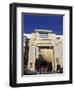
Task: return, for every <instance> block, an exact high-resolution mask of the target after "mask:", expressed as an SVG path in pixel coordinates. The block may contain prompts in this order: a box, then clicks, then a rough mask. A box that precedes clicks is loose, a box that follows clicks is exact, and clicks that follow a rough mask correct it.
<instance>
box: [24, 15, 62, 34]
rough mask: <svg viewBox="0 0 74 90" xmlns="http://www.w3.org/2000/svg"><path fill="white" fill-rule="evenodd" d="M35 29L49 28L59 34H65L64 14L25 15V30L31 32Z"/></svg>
mask: <svg viewBox="0 0 74 90" xmlns="http://www.w3.org/2000/svg"><path fill="white" fill-rule="evenodd" d="M35 29H48V30H52V31H53V32H54V33H56V34H57V35H63V16H61V15H34V14H31V15H23V32H24V33H31V32H32V31H34V30H35Z"/></svg>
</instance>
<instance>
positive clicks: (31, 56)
mask: <svg viewBox="0 0 74 90" xmlns="http://www.w3.org/2000/svg"><path fill="white" fill-rule="evenodd" d="M35 48H36V47H35V45H34V44H31V45H30V46H29V60H28V69H29V70H31V71H34V70H35V60H36V57H35V53H36V52H35V51H36V50H35Z"/></svg>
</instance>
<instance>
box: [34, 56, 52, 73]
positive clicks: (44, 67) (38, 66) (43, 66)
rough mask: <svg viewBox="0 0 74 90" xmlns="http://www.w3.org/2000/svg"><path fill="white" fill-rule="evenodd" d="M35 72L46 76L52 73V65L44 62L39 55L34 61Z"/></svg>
mask: <svg viewBox="0 0 74 90" xmlns="http://www.w3.org/2000/svg"><path fill="white" fill-rule="evenodd" d="M35 70H36V71H37V72H38V73H39V74H48V73H51V72H52V63H48V62H46V61H45V60H44V59H43V57H42V56H41V55H39V58H38V59H36V63H35Z"/></svg>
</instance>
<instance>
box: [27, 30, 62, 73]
mask: <svg viewBox="0 0 74 90" xmlns="http://www.w3.org/2000/svg"><path fill="white" fill-rule="evenodd" d="M28 47H29V49H28V61H27V69H29V70H31V71H35V70H37V71H38V70H39V68H40V69H41V67H43V66H45V68H49V67H50V66H51V67H52V68H51V67H50V68H51V71H52V72H56V71H57V65H60V66H61V68H63V36H60V35H56V34H55V33H53V32H52V31H51V30H43V29H39V30H38V29H36V30H35V31H34V32H32V33H31V35H30V37H29V40H28ZM42 63H47V64H46V65H45V64H43V65H42ZM48 64H49V65H48Z"/></svg>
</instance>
